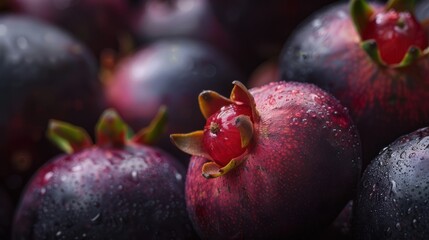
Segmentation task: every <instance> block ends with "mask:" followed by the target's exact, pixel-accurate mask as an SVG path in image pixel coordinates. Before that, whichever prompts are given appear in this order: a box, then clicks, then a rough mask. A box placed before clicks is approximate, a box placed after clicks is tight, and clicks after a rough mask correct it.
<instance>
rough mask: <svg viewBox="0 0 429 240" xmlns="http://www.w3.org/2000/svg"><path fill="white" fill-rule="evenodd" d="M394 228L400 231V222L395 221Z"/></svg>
mask: <svg viewBox="0 0 429 240" xmlns="http://www.w3.org/2000/svg"><path fill="white" fill-rule="evenodd" d="M395 227H396V229H398V231H401V229H402V227H401V223H399V222H398V223H396V225H395Z"/></svg>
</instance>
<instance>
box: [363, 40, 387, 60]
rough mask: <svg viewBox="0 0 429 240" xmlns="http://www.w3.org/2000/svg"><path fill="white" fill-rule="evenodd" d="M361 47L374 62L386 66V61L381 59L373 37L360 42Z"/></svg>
mask: <svg viewBox="0 0 429 240" xmlns="http://www.w3.org/2000/svg"><path fill="white" fill-rule="evenodd" d="M361 47H362V49H363V50H364V51H365V52H366V53H367V54H368V56H369V57H370V58H371V59H372V61H374V62H375V63H377V64H379V65H381V66H386V63H385V62H384V61H383V59H381V55H380V51H379V49H378V46H377V42H376V41H375V40H374V39H370V40H366V41H364V42H362V43H361Z"/></svg>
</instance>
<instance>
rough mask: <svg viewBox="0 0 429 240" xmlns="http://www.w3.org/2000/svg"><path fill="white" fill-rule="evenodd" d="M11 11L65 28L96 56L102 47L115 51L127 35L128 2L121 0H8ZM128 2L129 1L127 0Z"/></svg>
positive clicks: (129, 11)
mask: <svg viewBox="0 0 429 240" xmlns="http://www.w3.org/2000/svg"><path fill="white" fill-rule="evenodd" d="M10 1H11V6H12V9H13V11H14V12H16V13H20V14H24V15H27V16H31V17H34V18H37V19H40V20H43V21H46V22H49V23H51V24H53V25H56V26H57V27H60V28H62V29H64V30H66V31H68V32H69V33H70V34H72V35H73V36H75V37H77V38H78V39H79V40H80V41H82V42H83V43H85V45H87V46H88V47H89V49H91V50H92V51H93V53H94V54H95V55H96V56H97V57H99V54H100V53H102V51H103V50H105V49H114V50H118V49H119V48H120V46H119V45H120V41H121V38H122V37H123V36H124V34H129V29H128V15H131V13H132V12H131V10H130V7H132V5H130V4H129V1H123V0H38V1H32V0H10ZM130 2H131V1H130Z"/></svg>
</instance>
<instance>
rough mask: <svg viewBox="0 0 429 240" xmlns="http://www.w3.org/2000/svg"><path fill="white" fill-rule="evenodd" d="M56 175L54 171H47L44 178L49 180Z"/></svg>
mask: <svg viewBox="0 0 429 240" xmlns="http://www.w3.org/2000/svg"><path fill="white" fill-rule="evenodd" d="M53 175H54V173H53V172H47V173H46V174H45V177H44V179H45V181H49V179H51V177H52V176H53Z"/></svg>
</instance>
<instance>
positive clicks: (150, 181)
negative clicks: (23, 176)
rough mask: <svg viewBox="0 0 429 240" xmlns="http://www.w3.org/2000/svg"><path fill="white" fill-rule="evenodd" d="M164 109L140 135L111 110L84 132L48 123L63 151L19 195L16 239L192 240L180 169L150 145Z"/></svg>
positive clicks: (161, 119)
mask: <svg viewBox="0 0 429 240" xmlns="http://www.w3.org/2000/svg"><path fill="white" fill-rule="evenodd" d="M164 123H165V109H161V111H160V113H159V114H158V116H157V117H156V118H155V120H154V121H153V122H152V124H151V125H149V127H148V128H144V129H143V130H141V131H139V132H138V133H137V134H135V135H134V134H133V133H132V131H131V129H130V128H129V127H128V126H127V125H126V124H125V123H124V122H123V121H122V120H121V118H120V117H119V115H117V113H116V112H115V111H113V110H106V111H105V112H104V114H103V115H102V117H101V118H100V121H99V123H98V124H97V129H96V137H97V143H96V144H92V142H91V139H90V137H89V136H88V134H87V133H86V131H84V130H83V129H81V128H79V127H76V126H73V125H70V124H67V123H64V122H60V121H57V120H52V121H51V122H50V126H49V132H48V136H49V137H50V139H52V140H53V141H54V142H55V143H56V144H57V145H58V146H59V147H60V148H62V149H63V150H64V151H66V152H67V154H63V155H60V156H58V157H57V158H54V159H53V160H52V161H50V162H48V163H47V164H45V165H44V166H43V167H42V168H41V169H39V170H38V172H37V173H36V174H35V175H34V177H33V179H32V181H31V182H30V183H29V185H28V186H27V188H26V191H25V192H24V193H23V195H22V200H21V202H20V204H19V207H18V210H17V212H16V214H15V219H14V225H13V239H16V240H18V239H19V240H23V239H51V238H58V239H118V240H119V239H130V240H132V239H193V238H195V236H196V235H195V232H194V230H193V228H192V225H191V222H190V220H189V218H188V215H187V212H186V205H185V197H184V187H185V186H184V184H185V174H186V171H185V168H184V167H183V166H182V165H181V164H180V163H179V162H178V161H177V160H176V159H175V158H173V157H171V156H170V155H169V154H167V153H166V152H164V151H162V150H161V149H158V148H155V147H151V146H149V145H147V144H148V143H151V142H152V141H153V140H155V138H156V135H158V134H159V132H160V131H161V130H162V129H163V127H162V126H163V124H164Z"/></svg>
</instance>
